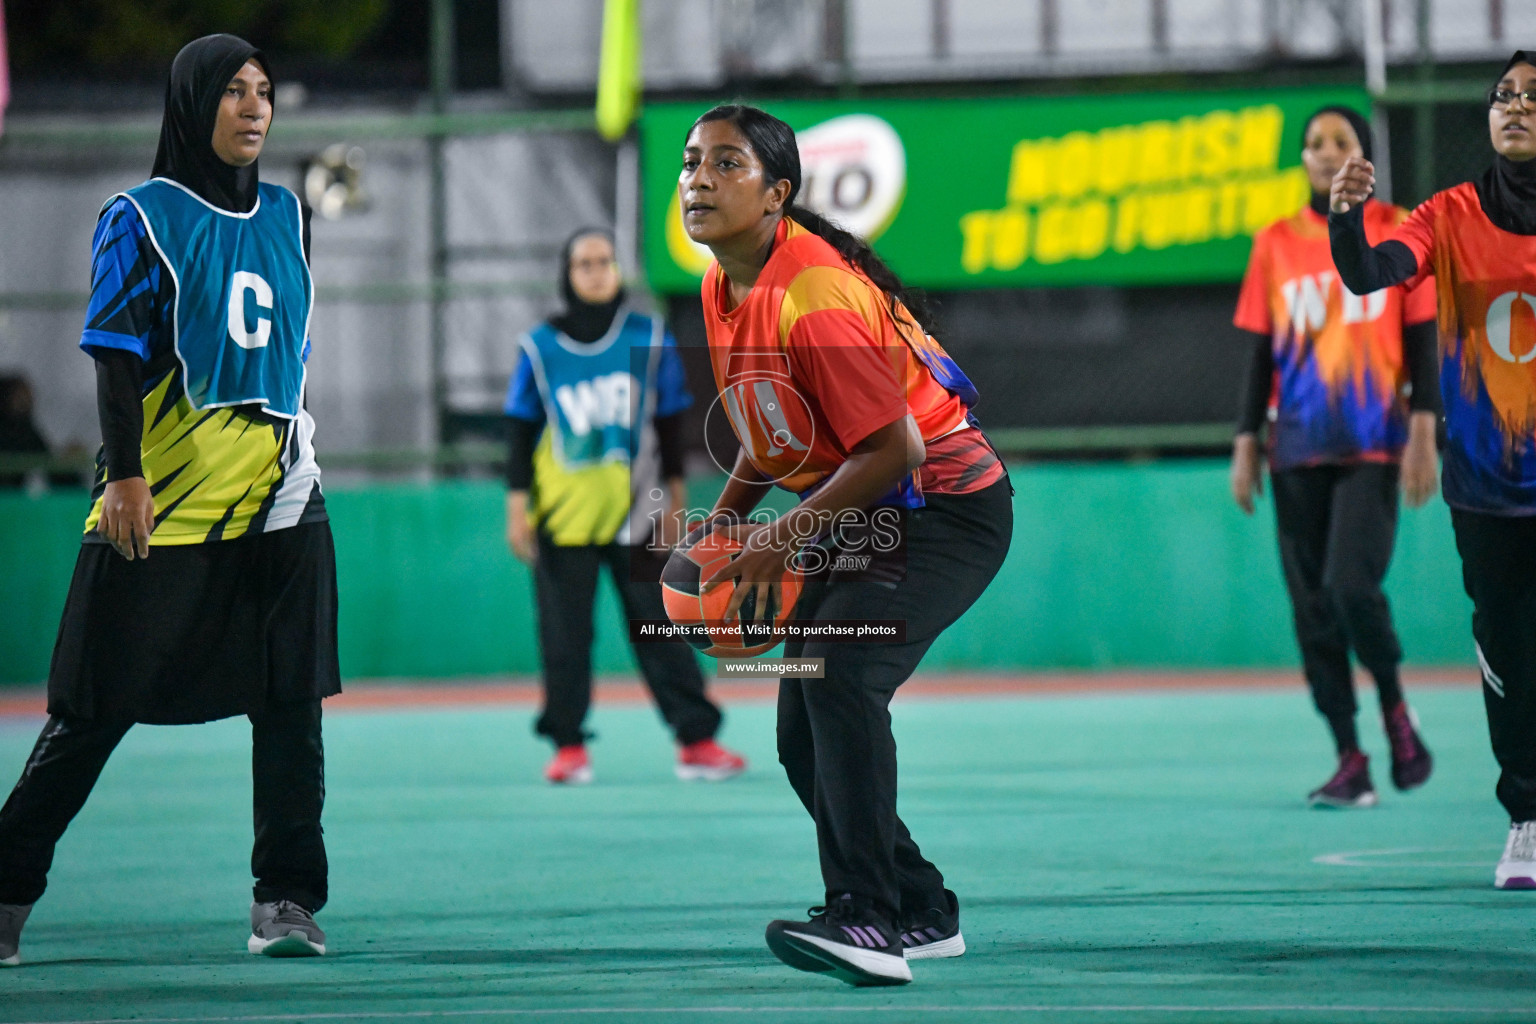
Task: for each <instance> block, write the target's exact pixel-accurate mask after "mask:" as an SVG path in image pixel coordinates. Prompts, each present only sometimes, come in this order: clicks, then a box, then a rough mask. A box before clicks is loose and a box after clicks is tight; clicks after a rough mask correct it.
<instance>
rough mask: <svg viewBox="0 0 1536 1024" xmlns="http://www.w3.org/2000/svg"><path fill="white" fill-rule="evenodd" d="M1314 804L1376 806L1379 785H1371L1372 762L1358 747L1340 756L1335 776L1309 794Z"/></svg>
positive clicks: (1309, 799)
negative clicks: (1377, 786)
mask: <svg viewBox="0 0 1536 1024" xmlns="http://www.w3.org/2000/svg"><path fill="white" fill-rule="evenodd" d="M1307 801H1308V802H1309V803H1311V805H1312V806H1313V807H1375V806H1376V787H1375V786H1373V785H1371V763H1370V758H1368V757H1366V756H1365V755H1364V754H1362V753H1361V752H1360V751H1358V750H1351V751H1348V752H1347V753H1343V754H1340V755H1339V770H1338V771H1336V772H1334V773H1333V778H1331V779H1329V780H1328V781H1327V782H1325V783H1323V784H1322V785H1321V786H1319V787H1318V788H1316V789H1314V790H1313V791H1312V792H1311V793H1309V794H1307Z"/></svg>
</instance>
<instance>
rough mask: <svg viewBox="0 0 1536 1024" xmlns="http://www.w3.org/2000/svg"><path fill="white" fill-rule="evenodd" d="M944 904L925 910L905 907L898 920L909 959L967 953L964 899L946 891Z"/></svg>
mask: <svg viewBox="0 0 1536 1024" xmlns="http://www.w3.org/2000/svg"><path fill="white" fill-rule="evenodd" d="M940 902H942V903H943V904H944V905H943V906H942V907H928V908H926V909H925V910H921V911H906V910H903V912H902V915H901V917H900V918H898V919H897V921H896V930H897V931H899V932H900V933H901V945H902V947H903V949H904V950H905V951H906V955H907V959H908V960H936V959H938V958H940V957H947V956H961V955H963V954H964V953H965V937H964V936H962V935H961V934H960V901H959V900H958V899H956V898H955V894H954V893H953V892H951V891H949V890H948V889H945V890H944V896H943V899H942V900H941V901H940Z"/></svg>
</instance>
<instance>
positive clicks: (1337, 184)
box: [1328, 156, 1376, 213]
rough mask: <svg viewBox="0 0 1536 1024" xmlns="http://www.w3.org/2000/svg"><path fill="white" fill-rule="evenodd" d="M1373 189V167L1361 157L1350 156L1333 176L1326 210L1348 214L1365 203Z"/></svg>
mask: <svg viewBox="0 0 1536 1024" xmlns="http://www.w3.org/2000/svg"><path fill="white" fill-rule="evenodd" d="M1375 187H1376V168H1375V166H1374V165H1372V163H1371V162H1370V161H1369V160H1367V159H1365V157H1363V156H1352V157H1350V158H1349V159H1348V160H1346V161H1344V166H1343V167H1340V168H1339V173H1338V174H1335V175H1334V176H1333V186H1332V187H1331V188H1329V190H1328V209H1330V210H1332V211H1333V212H1334V213H1348V212H1349V211H1350V210H1351V209H1353V208H1354V207H1356V206H1358V205H1360V204H1361V203H1363V202H1365V200H1366V199H1367V198H1368V197H1369V196H1370V194H1371V189H1373V188H1375Z"/></svg>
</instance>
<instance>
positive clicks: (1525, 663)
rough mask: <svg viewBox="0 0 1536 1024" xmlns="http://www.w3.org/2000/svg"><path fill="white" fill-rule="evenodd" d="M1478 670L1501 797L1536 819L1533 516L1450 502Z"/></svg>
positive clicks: (1524, 817)
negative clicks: (1490, 512)
mask: <svg viewBox="0 0 1536 1024" xmlns="http://www.w3.org/2000/svg"><path fill="white" fill-rule="evenodd" d="M1451 523H1452V524H1453V525H1454V526H1455V528H1456V550H1457V551H1459V552H1460V553H1461V578H1462V583H1463V584H1464V585H1465V586H1466V588H1467V596H1468V597H1470V598H1471V599H1472V639H1473V640H1474V641H1476V643H1477V660H1478V664H1479V667H1480V668H1481V669H1482V672H1483V703H1484V705H1485V706H1486V707H1487V710H1488V736H1489V738H1490V739H1491V740H1492V741H1493V756H1494V758H1495V759H1497V760H1498V762H1499V768H1500V773H1499V785H1498V790H1497V793H1498V797H1499V802H1500V803H1502V804H1503V805H1504V809H1505V810H1507V811H1508V812H1509V817H1510V820H1512V821H1531V820H1532V819H1536V516H1491V515H1486V514H1484V513H1480V512H1465V511H1462V510H1461V509H1454V508H1453V509H1451Z"/></svg>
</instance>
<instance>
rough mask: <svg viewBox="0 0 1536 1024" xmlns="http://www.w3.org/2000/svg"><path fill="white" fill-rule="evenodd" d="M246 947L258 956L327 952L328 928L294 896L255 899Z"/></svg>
mask: <svg viewBox="0 0 1536 1024" xmlns="http://www.w3.org/2000/svg"><path fill="white" fill-rule="evenodd" d="M245 948H246V949H248V950H250V951H251V952H252V953H255V954H257V955H259V956H324V955H325V932H323V931H321V930H320V926H319V925H317V924H315V915H313V914H311V913H310V912H309V911H307V910H305V909H304V908H303V907H301V906H299V905H298V904H297V903H294V902H292V901H291V900H278V901H277V902H276V903H252V904H251V937H250V939H249V940H248V941H247V942H246V944H245Z"/></svg>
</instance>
